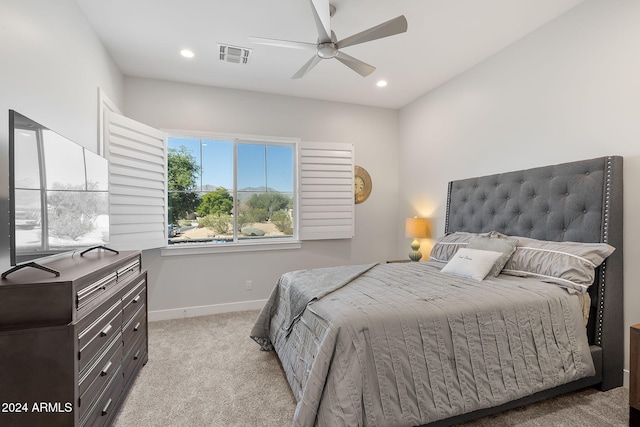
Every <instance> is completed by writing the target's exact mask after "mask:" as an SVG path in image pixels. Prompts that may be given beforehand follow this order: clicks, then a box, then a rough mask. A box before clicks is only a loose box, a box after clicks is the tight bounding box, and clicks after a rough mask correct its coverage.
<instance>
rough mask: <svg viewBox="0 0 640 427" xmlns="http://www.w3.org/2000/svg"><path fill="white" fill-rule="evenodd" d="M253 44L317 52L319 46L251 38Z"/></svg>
mask: <svg viewBox="0 0 640 427" xmlns="http://www.w3.org/2000/svg"><path fill="white" fill-rule="evenodd" d="M249 41H250V42H251V43H256V44H264V45H267V46H278V47H286V48H290V49H304V50H317V46H316V45H315V44H313V43H305V42H292V41H288V40H276V39H265V38H262V37H249Z"/></svg>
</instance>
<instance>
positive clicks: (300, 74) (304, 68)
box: [291, 55, 322, 79]
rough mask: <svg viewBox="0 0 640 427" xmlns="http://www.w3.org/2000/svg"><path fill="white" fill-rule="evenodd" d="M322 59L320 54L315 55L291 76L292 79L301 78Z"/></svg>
mask: <svg viewBox="0 0 640 427" xmlns="http://www.w3.org/2000/svg"><path fill="white" fill-rule="evenodd" d="M321 60H322V58H320V57H319V56H318V55H313V58H311V59H310V60H309V61H307V63H306V64H304V65H303V66H302V68H300V69H299V70H298V72H297V73H295V74H294V75H293V76H291V78H292V79H299V78H302V77H304V75H305V74H307V73H308V72H309V70H311V69H312V68H313V67H315V66H316V65H318V62H320V61H321Z"/></svg>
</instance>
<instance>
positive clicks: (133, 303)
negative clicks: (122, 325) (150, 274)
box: [122, 276, 147, 322]
mask: <svg viewBox="0 0 640 427" xmlns="http://www.w3.org/2000/svg"><path fill="white" fill-rule="evenodd" d="M134 282H135V285H134V286H133V289H131V290H130V291H129V292H127V294H126V295H125V296H124V298H122V305H123V310H124V317H123V320H124V321H125V322H126V321H128V320H129V319H130V318H131V316H133V314H134V313H135V312H136V311H137V310H138V309H139V308H140V307H141V306H142V305H144V304H145V303H146V302H147V287H146V284H147V278H146V277H145V276H142V277H140V279H139V280H135V281H134Z"/></svg>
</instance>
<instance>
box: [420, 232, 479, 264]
mask: <svg viewBox="0 0 640 427" xmlns="http://www.w3.org/2000/svg"><path fill="white" fill-rule="evenodd" d="M473 236H477V234H475V233H467V232H466V231H456V232H455V233H448V234H445V235H444V236H442V237H440V238H439V239H438V240H437V241H436V243H435V244H434V245H433V248H432V249H431V254H430V255H429V260H431V261H440V262H447V261H449V260H450V259H451V257H452V256H453V255H454V254H455V253H456V252H457V251H458V249H460V248H464V247H466V246H467V244H468V243H469V240H471V238H472V237H473Z"/></svg>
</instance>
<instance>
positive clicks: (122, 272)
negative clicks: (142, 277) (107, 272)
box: [116, 258, 141, 282]
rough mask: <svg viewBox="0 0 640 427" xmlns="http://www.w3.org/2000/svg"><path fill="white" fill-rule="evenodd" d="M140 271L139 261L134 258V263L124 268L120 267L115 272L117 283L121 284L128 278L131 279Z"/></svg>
mask: <svg viewBox="0 0 640 427" xmlns="http://www.w3.org/2000/svg"><path fill="white" fill-rule="evenodd" d="M140 271H141V268H140V259H139V258H136V259H135V260H134V261H131V262H130V263H128V264H126V265H125V266H124V267H120V268H119V269H118V270H117V271H116V274H117V275H118V282H123V281H125V280H127V279H128V278H129V277H133V276H135V275H136V274H138V273H140Z"/></svg>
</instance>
